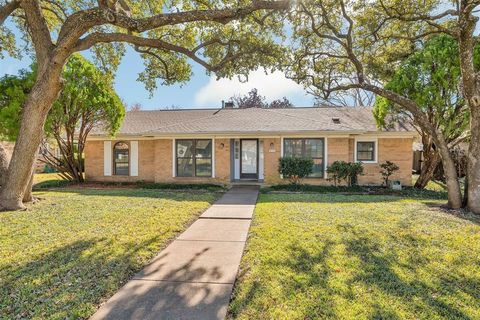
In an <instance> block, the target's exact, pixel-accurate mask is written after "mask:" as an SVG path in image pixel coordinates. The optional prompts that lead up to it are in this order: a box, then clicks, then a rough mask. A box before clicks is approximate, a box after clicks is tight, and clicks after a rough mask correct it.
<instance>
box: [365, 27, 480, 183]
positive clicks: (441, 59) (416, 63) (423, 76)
mask: <svg viewBox="0 0 480 320" xmlns="http://www.w3.org/2000/svg"><path fill="white" fill-rule="evenodd" d="M477 48H478V47H477ZM476 53H477V55H478V49H477V52H476ZM478 57H480V55H478ZM477 61H478V62H480V61H479V60H477ZM459 82H460V61H459V58H458V45H457V41H456V40H455V39H454V38H452V37H451V36H448V35H440V36H435V37H433V38H432V39H430V40H428V41H427V42H426V43H425V45H424V46H422V47H421V48H420V49H419V50H418V51H417V52H415V53H414V54H413V55H411V56H410V57H408V58H407V59H406V60H405V61H403V62H402V64H401V65H400V67H399V68H398V69H397V70H396V71H395V74H394V75H393V77H392V78H391V80H390V81H388V82H387V83H386V85H385V88H386V89H388V90H392V91H393V92H396V93H398V94H401V95H403V96H406V97H408V98H409V99H411V100H413V101H415V102H416V103H417V105H418V107H420V109H421V111H422V112H423V113H424V114H425V115H426V116H427V118H428V121H429V122H430V123H431V124H432V126H433V127H435V128H436V129H437V130H440V131H441V132H442V134H443V136H444V138H445V142H446V143H447V145H448V148H449V149H450V150H452V149H453V148H454V147H455V146H457V145H458V144H459V143H461V142H462V141H464V140H465V139H468V138H469V134H468V132H469V121H470V117H469V109H468V107H467V105H466V104H465V101H464V99H463V98H462V95H461V92H460V91H459V89H458V86H459ZM374 115H375V118H376V120H377V123H378V124H379V125H380V126H381V127H384V128H385V127H387V128H388V127H389V126H390V125H391V124H392V121H393V122H396V121H398V120H400V121H402V122H407V123H410V124H411V125H413V126H414V127H415V128H416V129H417V131H418V132H419V134H420V137H421V139H422V144H423V156H424V161H423V163H422V170H421V172H420V176H419V178H418V180H417V181H416V183H415V187H416V188H420V189H423V188H425V186H426V185H427V184H428V182H429V181H430V180H431V179H432V177H433V174H434V172H435V169H436V168H437V166H438V164H439V163H440V155H439V153H438V151H437V148H436V146H435V143H434V141H433V139H432V138H431V137H430V135H429V134H428V132H425V131H424V130H423V129H422V127H421V126H419V125H418V124H417V123H416V121H415V118H414V117H413V116H412V114H411V113H410V112H409V111H408V110H406V109H404V108H401V107H399V106H397V105H395V104H393V103H392V102H391V101H390V100H388V99H385V98H382V97H379V98H378V99H377V101H376V103H375V109H374Z"/></svg>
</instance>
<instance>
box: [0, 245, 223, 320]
mask: <svg viewBox="0 0 480 320" xmlns="http://www.w3.org/2000/svg"><path fill="white" fill-rule="evenodd" d="M157 240H158V239H157V237H152V238H151V239H149V240H146V241H144V242H141V243H133V242H132V243H128V244H126V250H125V252H123V253H121V254H118V252H115V253H114V252H110V251H109V249H108V248H109V246H108V241H106V240H104V239H95V240H85V241H77V242H74V243H72V244H70V245H68V246H64V247H61V248H58V249H56V250H54V251H52V252H49V253H47V254H45V255H40V256H39V257H37V258H35V259H34V260H33V261H31V262H29V263H27V264H24V265H15V264H12V265H6V266H1V267H2V270H1V271H0V318H1V319H31V318H36V319H79V318H80V319H86V318H88V317H89V316H91V315H92V314H93V313H94V312H95V311H96V309H97V306H98V305H99V304H100V303H101V302H102V300H106V299H108V298H109V297H110V296H112V295H113V294H114V293H115V292H116V291H117V290H118V289H119V288H120V287H121V286H122V285H123V284H124V283H125V282H126V281H127V280H129V279H131V278H132V277H133V275H134V274H135V272H137V271H139V269H141V268H142V267H143V266H139V265H138V262H137V261H136V257H137V255H136V253H137V251H138V250H139V249H141V248H143V247H145V246H148V245H149V244H150V243H152V242H156V241H157ZM204 253H205V250H204V251H200V252H198V254H196V255H194V256H193V257H192V259H191V260H190V261H188V262H187V263H185V264H184V265H183V266H181V267H180V268H178V269H176V270H173V271H172V272H171V273H170V274H168V275H167V276H166V277H167V278H169V279H171V280H172V282H158V281H137V280H133V281H132V282H129V286H128V288H129V291H128V294H127V295H124V296H120V297H118V299H116V300H115V301H112V302H110V303H108V304H106V305H105V306H104V307H103V308H102V309H101V313H100V314H99V317H98V319H129V318H130V317H131V318H132V319H133V318H136V319H159V318H161V319H177V318H179V317H180V316H181V317H183V318H185V317H186V318H188V319H194V318H195V317H196V316H197V318H198V310H199V309H207V310H208V311H209V314H210V315H211V317H209V318H216V317H215V315H217V314H218V313H222V312H225V307H224V305H225V303H228V300H229V298H230V288H229V286H228V285H209V284H208V283H199V284H195V285H191V286H189V285H187V284H185V283H182V280H183V279H184V277H185V274H189V275H191V274H194V275H195V276H201V275H203V274H210V275H212V274H213V275H217V276H218V277H221V276H222V275H221V274H218V273H219V271H218V270H217V269H212V270H208V269H206V268H201V267H195V268H194V267H192V266H193V265H194V263H195V261H196V260H197V259H199V258H200V256H202V255H203V254H204ZM176 279H178V281H176ZM120 292H122V291H120ZM175 310H181V311H182V312H184V313H182V314H180V316H179V315H178V314H173V313H171V312H172V311H175ZM159 315H161V317H159Z"/></svg>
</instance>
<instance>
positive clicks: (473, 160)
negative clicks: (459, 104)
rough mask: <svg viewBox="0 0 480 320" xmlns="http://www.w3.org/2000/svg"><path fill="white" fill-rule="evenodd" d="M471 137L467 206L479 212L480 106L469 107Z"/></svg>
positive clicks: (467, 178)
mask: <svg viewBox="0 0 480 320" xmlns="http://www.w3.org/2000/svg"><path fill="white" fill-rule="evenodd" d="M471 111H472V113H471V131H472V138H471V140H470V145H469V148H468V166H467V176H466V178H465V179H466V185H468V188H467V190H466V192H467V208H468V209H469V210H470V211H472V212H473V213H476V214H480V159H479V158H480V106H477V107H476V108H472V109H471Z"/></svg>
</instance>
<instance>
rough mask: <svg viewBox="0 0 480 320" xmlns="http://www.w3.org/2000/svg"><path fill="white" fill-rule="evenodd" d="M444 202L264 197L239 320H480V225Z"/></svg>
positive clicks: (233, 313) (245, 262) (236, 305)
mask: <svg viewBox="0 0 480 320" xmlns="http://www.w3.org/2000/svg"><path fill="white" fill-rule="evenodd" d="M444 202H445V201H444V200H432V199H430V200H429V199H409V198H401V197H396V196H385V195H384V196H378V195H371V196H367V195H332V194H323V195H322V194H303V195H302V194H262V195H261V196H260V199H259V202H258V204H257V207H256V210H255V215H254V221H253V223H252V227H251V229H250V236H249V239H248V242H247V247H246V252H245V255H244V257H243V258H242V263H241V270H240V277H239V279H238V281H237V283H236V286H235V289H234V297H233V300H232V302H231V304H230V307H229V318H231V319H480V219H479V218H476V217H474V216H471V215H461V214H457V215H455V214H452V213H451V212H446V211H444V210H442V209H441V208H439V205H440V204H443V203H444Z"/></svg>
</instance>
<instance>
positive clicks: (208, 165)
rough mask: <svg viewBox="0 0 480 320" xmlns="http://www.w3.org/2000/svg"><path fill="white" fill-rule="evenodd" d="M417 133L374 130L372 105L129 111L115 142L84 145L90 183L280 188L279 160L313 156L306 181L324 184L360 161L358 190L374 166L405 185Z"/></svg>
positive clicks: (97, 139)
mask: <svg viewBox="0 0 480 320" xmlns="http://www.w3.org/2000/svg"><path fill="white" fill-rule="evenodd" d="M415 136H416V132H414V131H413V130H412V129H409V128H408V127H406V126H402V125H401V124H398V125H397V126H396V127H395V128H392V129H389V130H388V131H385V130H378V129H377V127H376V125H375V120H374V118H373V115H372V109H371V108H327V107H311V108H288V109H262V108H250V109H235V108H222V109H201V110H195V109H191V110H160V111H133V112H128V113H127V115H126V118H125V120H124V123H123V125H122V127H121V129H120V131H119V132H118V133H117V135H116V137H110V136H108V134H106V133H105V132H102V131H101V130H100V129H98V128H97V130H96V131H94V132H92V133H91V134H90V136H89V138H88V141H87V143H86V148H85V174H86V179H87V180H89V181H117V182H134V181H147V182H158V183H222V184H228V183H232V182H237V181H243V180H246V181H257V182H263V183H265V184H278V183H286V181H285V179H282V178H281V176H280V175H279V173H278V159H279V158H280V157H282V156H289V155H291V156H306V157H311V158H313V160H314V162H315V164H314V168H313V174H312V175H311V177H308V178H307V179H306V180H305V182H306V183H309V184H326V185H330V184H331V182H330V181H327V174H326V168H327V166H328V165H329V164H331V163H332V162H334V161H335V160H344V161H361V162H362V163H363V164H364V168H365V175H363V176H361V177H359V183H360V184H363V185H379V184H381V183H382V177H381V175H380V167H379V164H380V163H382V162H384V161H386V160H390V161H392V162H394V163H396V164H397V165H398V166H399V167H400V170H399V171H397V172H396V174H395V175H394V176H393V179H397V180H400V181H401V182H402V184H403V185H407V186H409V185H411V183H412V160H413V159H412V154H413V153H412V144H413V139H414V137H415Z"/></svg>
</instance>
